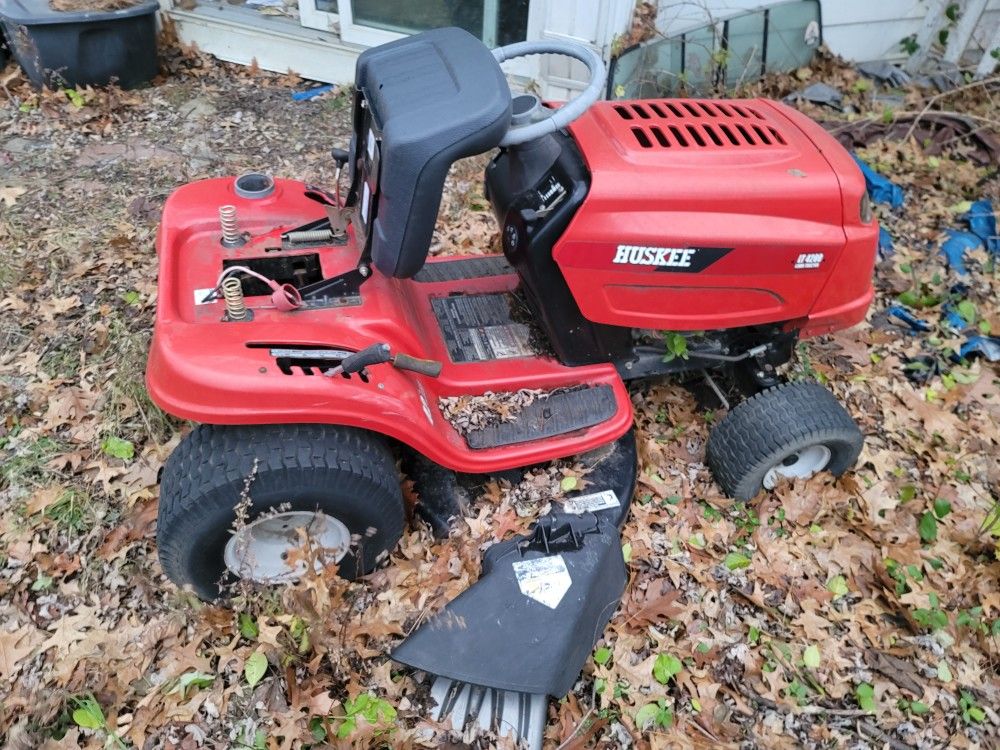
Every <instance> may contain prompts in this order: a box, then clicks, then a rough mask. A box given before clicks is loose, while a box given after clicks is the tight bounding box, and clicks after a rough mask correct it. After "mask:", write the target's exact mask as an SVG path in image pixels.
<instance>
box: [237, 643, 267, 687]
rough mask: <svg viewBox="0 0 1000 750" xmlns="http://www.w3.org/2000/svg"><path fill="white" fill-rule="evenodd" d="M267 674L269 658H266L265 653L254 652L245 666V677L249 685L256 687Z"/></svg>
mask: <svg viewBox="0 0 1000 750" xmlns="http://www.w3.org/2000/svg"><path fill="white" fill-rule="evenodd" d="M266 673H267V657H266V656H264V652H263V651H254V652H253V653H252V654H250V656H249V657H247V660H246V663H245V664H244V665H243V676H244V677H245V678H246V681H247V684H248V685H249V686H250V687H254V686H255V685H256V684H257V683H258V682H260V681H261V680H262V679H263V678H264V675H265V674H266Z"/></svg>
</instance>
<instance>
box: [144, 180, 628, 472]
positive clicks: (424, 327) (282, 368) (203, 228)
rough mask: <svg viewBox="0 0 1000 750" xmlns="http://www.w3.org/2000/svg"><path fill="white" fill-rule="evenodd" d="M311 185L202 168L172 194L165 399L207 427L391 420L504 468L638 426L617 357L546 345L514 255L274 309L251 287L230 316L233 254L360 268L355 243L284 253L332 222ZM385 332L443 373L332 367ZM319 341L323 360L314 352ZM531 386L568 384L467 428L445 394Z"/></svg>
mask: <svg viewBox="0 0 1000 750" xmlns="http://www.w3.org/2000/svg"><path fill="white" fill-rule="evenodd" d="M306 191H307V186H306V185H305V184H304V183H302V182H298V181H295V180H281V179H279V180H276V185H275V190H274V193H272V194H271V195H270V196H268V197H267V198H264V199H257V200H250V199H245V198H242V197H240V196H238V195H236V193H235V192H234V190H233V187H232V181H231V180H226V179H215V180H204V181H201V182H197V183H193V184H191V185H188V186H186V187H184V188H182V189H180V190H178V191H177V192H176V193H174V195H173V196H172V197H171V198H170V200H168V202H167V204H166V206H165V208H164V215H163V222H162V224H161V227H162V229H161V233H160V236H159V238H158V242H157V252H158V254H159V259H160V299H159V303H158V306H157V316H156V326H155V329H154V337H153V345H152V348H151V352H150V362H149V368H148V370H147V372H148V386H149V391H150V394H151V396H152V397H153V399H154V400H155V401H156V402H157V403H158V404H159V405H160V406H161V407H163V408H164V409H165V410H167V411H168V412H170V413H172V414H176V415H177V416H180V417H183V418H187V419H192V420H196V421H198V422H203V423H209V424H290V423H326V424H343V425H350V426H355V427H360V428H364V429H368V430H373V431H375V432H380V433H383V434H386V435H389V436H391V437H393V438H396V439H398V440H400V441H402V442H403V443H406V444H408V445H410V446H412V447H414V448H415V449H417V450H418V451H419V452H421V453H422V454H424V455H425V456H427V457H428V458H429V459H431V460H432V461H434V462H436V463H439V464H441V465H443V466H445V467H447V468H451V469H456V470H460V471H465V472H490V471H499V470H504V469H509V468H514V467H518V466H525V465H530V464H533V463H537V462H540V461H546V460H551V459H553V458H558V457H563V456H567V455H571V454H574V453H579V452H581V451H586V450H590V449H592V448H596V447H598V446H600V445H603V444H605V443H608V442H610V441H613V440H615V439H616V438H618V437H619V436H620V435H622V434H623V433H625V431H626V430H628V428H629V426H630V424H631V421H632V409H631V404H630V402H629V398H628V393H627V391H626V389H625V386H624V384H623V383H622V381H621V378H620V377H619V376H618V374H617V372H616V371H615V368H614V367H613V366H612V365H610V364H602V365H589V366H584V367H573V368H570V367H565V366H563V365H561V364H559V362H557V361H556V360H555V359H553V358H551V357H549V356H547V355H546V354H545V353H544V352H543V351H541V347H540V345H539V343H538V342H539V340H540V339H539V337H538V336H537V335H535V334H533V333H532V331H531V329H530V327H529V325H527V324H526V323H524V322H520V321H521V320H524V319H527V316H519V315H518V299H517V297H516V296H514V292H515V289H516V287H517V283H518V281H517V277H516V276H515V275H514V274H513V272H512V270H511V269H510V267H509V266H507V264H506V263H505V261H504V260H503V258H502V256H476V257H472V258H468V259H449V260H438V261H430V262H428V263H427V265H426V266H425V267H424V268H423V269H422V270H421V272H420V274H418V275H417V277H416V278H414V279H412V280H399V279H393V278H389V277H387V276H384V275H382V274H376V275H375V276H374V277H372V278H371V279H369V280H368V281H366V282H365V283H364V284H363V285H362V286H361V288H360V293H359V297H343V298H337V299H330V300H328V301H327V302H328V304H327V306H316V305H310V306H309V307H307V308H304V309H301V310H298V311H296V312H293V313H288V312H280V311H278V310H275V309H274V308H273V307H270V299H269V297H268V296H266V295H264V294H262V293H261V294H260V295H259V296H250V295H253V294H254V292H255V291H260V292H262V291H263V290H255V289H254V288H253V287H252V285H251V284H246V285H245V290H246V292H247V294H248V296H247V298H246V301H247V305H248V307H250V308H251V310H252V318H251V319H250V320H249V321H240V322H232V321H226V320H224V312H225V306H224V303H223V301H221V300H214V301H208V302H206V301H205V298H206V297H207V296H208V295H209V292H210V291H211V289H212V288H213V287H214V286H215V283H216V279H217V277H218V275H219V272H220V270H221V269H222V268H223V266H224V265H226V266H228V265H232V264H234V263H247V262H249V263H251V264H253V263H257V262H259V263H265V264H267V266H266V268H267V273H266V274H265V275H268V276H270V277H272V278H276V277H280V276H282V275H283V276H284V277H285V278H280V280H281V281H288V282H290V283H293V284H295V285H296V286H301V285H304V284H307V283H310V282H313V281H318V280H320V279H321V278H330V277H333V276H336V275H338V274H341V273H344V272H347V271H350V270H352V269H353V268H354V267H355V266H356V264H357V258H358V255H359V250H358V248H357V247H356V246H355V244H354V241H353V235H350V236H349V237H348V240H347V242H346V243H343V244H340V245H336V244H330V245H323V246H318V247H317V246H312V247H306V248H303V249H283V248H282V242H281V234H282V232H287V231H289V230H291V229H294V228H295V227H299V226H302V225H304V224H307V223H309V222H312V221H315V220H317V219H321V218H324V211H323V208H322V206H321V205H320V204H318V203H317V202H315V201H314V200H311V199H310V198H308V197H307V196H306ZM223 204H231V205H234V206H235V207H236V210H237V214H238V216H239V217H240V225H241V229H243V230H245V232H246V233H247V234H248V235H249V237H248V239H247V241H246V243H245V244H244V245H243V246H241V247H237V248H227V247H224V246H223V245H222V244H221V243H220V237H219V230H218V217H217V213H216V212H217V207H218V206H219V205H223ZM376 342H385V343H388V344H389V345H390V346H391V347H392V350H393V351H398V352H404V353H406V354H409V355H411V356H414V357H419V358H423V359H433V360H438V361H440V362H441V363H442V365H443V367H442V370H441V374H440V376H439V377H437V378H429V377H426V376H423V375H418V374H415V373H412V372H403V371H400V370H397V369H394V368H392V367H388V366H382V367H373V368H370V369H369V370H368V371H367V372H362V373H359V374H357V375H353V376H349V377H348V376H336V377H332V378H331V377H325V376H323V374H322V372H323V370H324V369H328V368H329V367H332V366H333V365H335V364H336V361H332V362H331V361H330V360H329V359H324V357H328V356H330V350H342V351H350V352H354V351H358V350H361V349H363V348H365V347H366V346H369V345H370V344H373V343H376ZM311 350H320V351H317V356H315V357H313V356H307V355H308V354H309V352H310V351H311ZM522 388H532V389H542V390H544V391H558V392H557V393H556V394H553V396H552V397H551V398H548V399H542V400H539V401H537V402H535V404H534V405H533V406H532V407H529V410H526V411H525V412H524V413H523V414H522V417H523V418H522V419H519V420H517V421H516V422H513V423H508V424H503V425H499V426H497V427H495V428H492V429H487V430H483V431H480V432H473V433H470V434H469V435H468V436H467V437H463V436H462V435H461V434H459V432H458V431H457V430H456V429H455V428H454V427H453V426H452V425H451V424H450V423H449V422H448V421H447V420H445V419H444V417H443V416H442V413H441V411H440V409H439V407H438V399H439V398H442V397H449V396H463V395H469V396H476V395H481V394H483V393H484V392H486V391H493V392H501V391H517V390H519V389H522Z"/></svg>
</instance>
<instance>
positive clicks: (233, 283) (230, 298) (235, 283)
mask: <svg viewBox="0 0 1000 750" xmlns="http://www.w3.org/2000/svg"><path fill="white" fill-rule="evenodd" d="M222 297H223V299H225V301H226V318H228V319H229V320H243V319H244V318H246V316H247V305H246V302H245V301H244V299H243V284H242V283H241V282H240V280H239V279H237V278H236V277H235V276H230V277H228V278H226V279H225V280H224V281H223V282H222Z"/></svg>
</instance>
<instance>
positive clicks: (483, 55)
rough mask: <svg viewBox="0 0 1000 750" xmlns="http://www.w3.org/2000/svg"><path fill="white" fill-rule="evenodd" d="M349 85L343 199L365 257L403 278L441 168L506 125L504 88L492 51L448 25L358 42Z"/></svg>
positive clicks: (424, 227)
mask: <svg viewBox="0 0 1000 750" xmlns="http://www.w3.org/2000/svg"><path fill="white" fill-rule="evenodd" d="M355 85H356V94H355V100H354V135H353V136H352V142H351V164H350V167H351V189H350V192H349V193H348V205H349V206H353V207H356V208H357V209H358V225H359V226H357V227H356V228H357V231H358V236H359V238H362V239H363V241H364V243H365V250H366V251H368V252H370V253H371V260H372V263H373V265H374V266H375V267H376V268H377V269H378V270H379V271H381V272H382V273H384V274H386V275H388V276H394V277H396V278H409V277H411V276H413V275H414V274H415V273H417V271H419V270H420V269H421V267H422V266H423V265H424V262H425V261H426V259H427V251H428V249H429V248H430V242H431V235H432V233H433V231H434V223H435V221H436V219H437V213H438V208H439V207H440V204H441V193H442V190H443V188H444V180H445V176H446V175H447V173H448V169H449V167H451V165H452V163H454V162H455V161H457V160H458V159H461V158H464V157H466V156H472V155H473V154H479V153H482V152H484V151H488V150H490V149H492V148H495V147H496V146H497V145H498V144H499V143H500V139H501V138H502V137H503V135H504V133H506V132H507V129H508V127H509V125H510V115H511V95H510V89H509V88H508V86H507V81H506V79H505V78H504V75H503V71H501V69H500V65H499V64H498V63H497V61H496V60H495V59H494V57H493V53H492V52H491V51H490V50H489V49H488V48H487V47H486V46H485V45H484V44H483V43H482V42H481V41H479V40H478V39H476V38H475V37H474V36H472V35H471V34H469V33H468V32H467V31H464V30H462V29H457V28H445V29H435V30H433V31H428V32H426V33H423V34H419V35H417V36H413V37H408V38H406V39H400V40H399V41H396V42H392V43H391V44H385V45H382V46H380V47H375V48H373V49H369V50H367V51H365V52H364V53H362V54H361V56H360V57H359V58H358V64H357V69H356V73H355Z"/></svg>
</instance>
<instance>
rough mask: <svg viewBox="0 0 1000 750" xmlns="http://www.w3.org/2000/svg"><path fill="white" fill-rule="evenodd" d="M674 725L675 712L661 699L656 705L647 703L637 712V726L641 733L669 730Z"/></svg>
mask: <svg viewBox="0 0 1000 750" xmlns="http://www.w3.org/2000/svg"><path fill="white" fill-rule="evenodd" d="M673 724H674V712H673V709H671V708H670V706H668V705H667V702H666V701H665V700H664V699H663V698H660V699H659V700H658V701H657V702H656V703H647V704H646V705H645V706H643V707H642V708H640V709H639V710H638V711H636V712H635V725H636V727H638V728H639V731H641V732H646V731H648V730H650V729H669V728H670V727H671V726H673Z"/></svg>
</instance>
